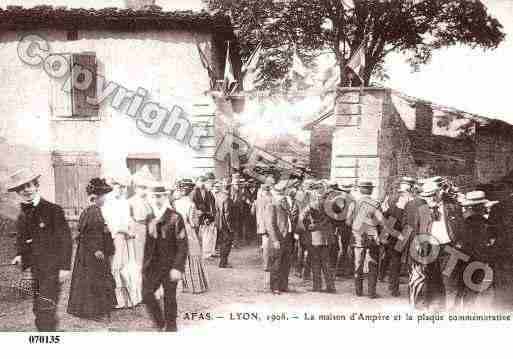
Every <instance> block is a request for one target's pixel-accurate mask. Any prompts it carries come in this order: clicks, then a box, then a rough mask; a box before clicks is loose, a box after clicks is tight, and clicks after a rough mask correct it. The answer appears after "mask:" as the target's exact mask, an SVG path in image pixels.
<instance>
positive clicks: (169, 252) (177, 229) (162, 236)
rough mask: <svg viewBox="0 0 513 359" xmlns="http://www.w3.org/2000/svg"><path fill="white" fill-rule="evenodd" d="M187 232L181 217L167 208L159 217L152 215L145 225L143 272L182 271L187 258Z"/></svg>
mask: <svg viewBox="0 0 513 359" xmlns="http://www.w3.org/2000/svg"><path fill="white" fill-rule="evenodd" d="M187 252H188V246H187V234H186V231H185V224H184V221H183V218H182V216H181V215H180V214H178V212H176V211H175V210H173V209H171V208H167V209H166V211H165V212H164V214H163V215H162V217H161V218H159V219H156V218H155V217H154V216H153V215H150V217H149V218H148V224H147V226H146V243H145V246H144V260H143V272H150V273H155V272H160V271H169V270H171V269H172V268H173V269H176V270H179V271H180V272H183V271H184V268H185V260H186V258H187Z"/></svg>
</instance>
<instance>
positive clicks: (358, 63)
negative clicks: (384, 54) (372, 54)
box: [346, 42, 365, 83]
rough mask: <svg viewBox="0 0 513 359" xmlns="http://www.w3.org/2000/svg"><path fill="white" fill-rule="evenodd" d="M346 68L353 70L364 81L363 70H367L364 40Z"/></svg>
mask: <svg viewBox="0 0 513 359" xmlns="http://www.w3.org/2000/svg"><path fill="white" fill-rule="evenodd" d="M346 69H349V70H351V72H353V73H354V74H355V75H356V76H358V78H359V79H360V81H361V82H362V83H363V72H364V70H365V45H364V42H362V44H361V45H360V47H359V48H358V50H356V52H355V53H354V54H353V56H352V57H351V59H349V61H348V63H347V64H346Z"/></svg>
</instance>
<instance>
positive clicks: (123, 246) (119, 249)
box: [111, 233, 142, 308]
mask: <svg viewBox="0 0 513 359" xmlns="http://www.w3.org/2000/svg"><path fill="white" fill-rule="evenodd" d="M113 238H114V248H115V252H114V255H113V256H112V261H111V269H112V275H113V276H114V281H115V283H116V288H115V293H116V300H117V303H118V304H117V306H116V308H127V307H128V308H129V307H133V306H135V305H137V304H139V303H141V301H142V292H141V289H140V288H141V282H142V281H141V276H140V274H139V273H140V268H139V267H138V265H137V262H136V260H135V258H136V256H135V251H136V250H135V241H134V239H133V238H129V237H128V236H127V235H126V234H123V233H117V234H115V235H113Z"/></svg>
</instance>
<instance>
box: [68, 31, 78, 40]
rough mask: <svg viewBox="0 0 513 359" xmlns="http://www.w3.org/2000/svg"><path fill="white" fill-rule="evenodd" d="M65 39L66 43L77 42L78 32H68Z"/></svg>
mask: <svg viewBox="0 0 513 359" xmlns="http://www.w3.org/2000/svg"><path fill="white" fill-rule="evenodd" d="M66 39H67V40H68V41H76V40H78V31H77V30H70V31H68V33H67V35H66Z"/></svg>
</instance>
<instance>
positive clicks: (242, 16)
mask: <svg viewBox="0 0 513 359" xmlns="http://www.w3.org/2000/svg"><path fill="white" fill-rule="evenodd" d="M205 1H207V2H208V7H209V9H210V11H213V12H222V13H227V14H229V15H230V16H231V19H232V22H233V25H234V27H235V31H236V35H237V37H238V39H239V41H240V45H241V48H242V54H241V55H242V57H243V58H245V57H247V56H248V55H249V53H250V52H251V50H252V49H253V48H255V46H256V45H257V43H258V42H259V41H263V46H264V48H265V50H266V52H265V55H266V56H264V57H263V59H262V60H261V62H260V63H259V66H260V68H261V69H262V70H263V71H262V80H263V82H262V83H263V88H276V87H280V86H281V87H283V85H284V78H286V75H287V73H288V71H289V70H290V66H291V62H292V59H291V58H292V56H291V54H292V51H293V49H294V48H296V49H297V51H298V54H299V56H300V57H301V59H302V60H303V62H304V63H305V64H306V66H307V67H308V66H312V65H313V63H314V59H315V57H316V56H318V55H319V54H320V53H322V52H326V50H329V51H331V52H333V53H334V55H335V57H336V60H337V64H338V65H339V66H340V67H341V69H343V68H344V67H345V66H344V63H345V61H347V58H348V57H349V56H350V55H351V54H352V53H354V51H356V50H357V48H358V47H359V45H360V44H361V43H362V42H363V43H365V45H366V67H365V74H364V81H365V85H369V84H370V83H371V78H373V79H374V80H377V81H380V80H383V79H384V78H385V77H384V76H386V73H385V71H384V67H383V64H384V60H385V57H386V56H387V55H388V54H389V53H391V52H394V51H398V52H402V53H405V54H406V55H407V56H408V58H409V62H410V64H411V66H412V67H413V69H414V70H418V69H419V67H420V65H422V64H425V63H427V62H428V61H429V60H430V59H431V56H432V53H433V50H436V49H441V48H445V47H449V46H454V45H456V44H464V45H467V46H471V47H477V46H479V47H482V48H484V49H493V48H496V47H497V46H498V45H499V44H500V43H501V41H502V40H503V39H504V36H505V35H504V33H503V32H502V25H501V24H500V23H499V21H498V20H497V19H496V18H495V17H493V16H492V15H491V14H489V13H488V10H487V8H486V7H485V6H484V5H483V3H482V2H481V1H479V0H474V1H469V0H402V1H399V0H354V5H355V7H354V9H348V8H345V7H344V6H343V5H342V1H340V0H280V1H278V0H275V1H272V0H205Z"/></svg>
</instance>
